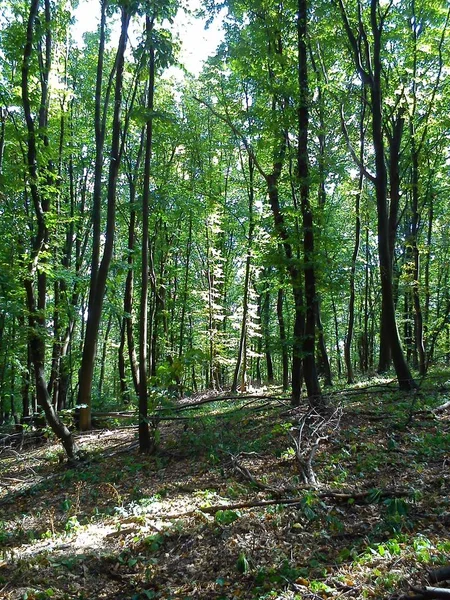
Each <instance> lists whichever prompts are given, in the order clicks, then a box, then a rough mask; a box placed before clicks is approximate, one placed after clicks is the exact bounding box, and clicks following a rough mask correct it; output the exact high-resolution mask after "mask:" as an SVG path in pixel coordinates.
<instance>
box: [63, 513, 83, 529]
mask: <svg viewBox="0 0 450 600" xmlns="http://www.w3.org/2000/svg"><path fill="white" fill-rule="evenodd" d="M80 527H81V525H80V522H79V521H78V518H77V517H76V515H73V516H72V517H69V518H68V519H67V521H66V523H65V525H64V530H65V531H66V533H74V532H75V531H78V530H79V529H80Z"/></svg>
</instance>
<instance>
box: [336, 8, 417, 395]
mask: <svg viewBox="0 0 450 600" xmlns="http://www.w3.org/2000/svg"><path fill="white" fill-rule="evenodd" d="M339 6H340V10H341V15H342V18H343V22H344V27H345V31H346V33H347V37H348V39H349V42H350V45H351V48H352V51H353V58H354V61H355V66H356V69H357V71H358V74H359V75H360V77H361V79H362V81H363V83H364V84H365V85H367V86H368V87H369V89H370V99H371V107H372V141H373V147H374V154H375V178H374V185H375V195H376V202H377V229H378V259H379V265H380V279H381V298H382V316H381V328H382V329H384V331H385V332H389V348H390V351H391V354H392V360H393V362H394V367H395V372H396V375H397V380H398V383H399V387H400V389H403V390H412V389H414V388H416V387H417V384H416V382H415V381H414V379H413V377H412V375H411V371H410V369H409V366H408V364H407V362H406V360H405V356H404V354H403V349H402V346H401V342H400V335H399V332H398V327H397V320H396V315H395V303H394V286H393V276H392V252H391V249H390V240H391V238H392V236H390V231H389V225H390V223H391V225H392V221H390V219H389V215H388V202H387V192H388V186H387V171H386V163H385V148H384V139H383V112H382V94H381V72H382V64H381V37H382V32H383V23H384V21H383V19H382V18H380V19H379V2H378V0H371V3H370V23H371V34H372V37H373V44H371V46H370V47H369V45H368V42H367V39H368V36H367V35H366V34H365V32H364V24H363V22H362V18H361V14H360V15H359V17H360V19H359V27H360V31H363V32H364V35H361V33H359V34H358V38H356V37H355V34H354V32H353V30H352V28H351V26H350V22H349V19H348V16H347V13H346V10H345V7H344V3H343V0H339ZM361 43H363V44H364V47H363V48H361V46H360V44H361ZM369 57H370V60H368V59H369Z"/></svg>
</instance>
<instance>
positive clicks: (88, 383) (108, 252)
mask: <svg viewBox="0 0 450 600" xmlns="http://www.w3.org/2000/svg"><path fill="white" fill-rule="evenodd" d="M105 4H106V3H105V2H103V3H102V21H101V36H100V48H99V62H98V69H97V89H96V116H95V129H96V173H95V182H94V208H93V224H94V233H93V241H94V250H93V256H92V263H91V287H90V293H89V303H88V317H87V322H86V332H85V337H84V345H83V354H82V359H81V367H80V372H79V391H78V404H80V405H81V404H83V405H86V407H87V417H86V427H87V428H90V411H91V401H92V384H93V377H94V363H95V355H96V349H97V339H98V331H99V326H100V320H101V316H102V311H103V300H104V295H105V290H106V280H107V276H108V271H109V266H110V263H111V259H112V254H113V246H114V232H115V226H116V188H117V179H118V176H119V168H120V163H121V108H122V88H123V71H124V58H125V49H126V46H127V39H128V25H129V22H130V14H129V13H128V11H127V8H126V6H122V9H121V33H120V39H119V45H118V49H117V55H116V63H115V65H116V67H115V69H116V75H115V92H114V113H113V123H112V138H111V150H110V162H109V174H108V184H107V215H106V231H105V243H104V249H103V256H102V259H101V262H100V264H99V266H98V267H97V265H98V256H97V254H98V251H99V246H98V244H99V240H100V236H99V231H100V229H99V227H100V221H101V212H100V210H101V209H100V201H101V172H102V163H103V145H104V143H103V142H104V126H103V125H102V121H101V116H100V102H101V87H102V86H101V81H102V69H103V52H104V36H105V33H104V27H105V10H106V6H105Z"/></svg>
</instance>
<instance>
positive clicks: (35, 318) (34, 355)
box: [21, 0, 78, 460]
mask: <svg viewBox="0 0 450 600" xmlns="http://www.w3.org/2000/svg"><path fill="white" fill-rule="evenodd" d="M38 9H39V0H32V1H31V4H30V12H29V15H28V22H27V33H26V42H25V47H24V52H23V61H22V79H21V91H22V104H23V109H24V113H25V121H26V126H27V140H26V145H27V165H26V166H27V176H28V185H29V188H30V192H31V197H32V201H33V206H34V216H35V220H36V227H35V235H34V239H33V241H32V251H31V257H30V261H29V263H28V266H27V270H28V273H27V274H26V275H25V279H24V287H25V293H26V303H27V311H28V326H29V349H30V358H31V362H32V363H33V367H34V374H35V383H36V394H37V402H38V404H39V406H40V407H41V408H42V410H43V411H44V413H45V416H46V419H47V422H48V424H49V425H50V427H51V428H52V430H53V431H54V433H55V435H56V436H57V437H58V439H59V440H60V441H61V443H62V445H63V447H64V449H65V451H66V453H67V456H68V458H69V460H74V459H75V458H76V457H77V455H78V449H77V446H76V444H75V442H74V440H73V437H72V434H71V433H70V431H69V430H68V429H67V427H66V426H65V425H64V424H63V423H62V421H61V420H60V419H59V417H58V415H57V414H56V412H55V409H54V407H53V405H52V402H51V397H50V394H49V392H48V389H47V384H46V382H45V368H44V364H45V338H44V336H43V334H42V332H43V331H44V330H45V325H46V323H45V308H46V291H47V290H46V277H45V269H44V270H43V271H42V272H41V273H39V272H37V271H38V269H37V267H38V263H39V260H41V261H42V262H43V258H42V254H41V253H42V250H43V249H44V247H45V244H46V243H48V237H49V234H48V229H47V223H46V213H48V212H49V210H50V198H49V197H46V196H45V193H43V192H42V190H41V188H40V187H39V180H40V178H42V177H43V176H44V177H47V174H46V173H45V168H44V169H43V172H42V173H41V172H40V171H39V166H40V161H39V156H38V146H37V135H36V127H35V121H34V118H33V110H32V107H31V101H30V92H29V78H30V61H31V55H32V51H33V38H34V26H35V23H36V19H37V15H38ZM45 22H46V25H47V30H46V33H45V56H44V57H42V56H41V65H42V69H41V98H40V108H39V111H38V118H39V123H38V125H39V135H40V136H41V139H42V142H43V144H44V145H47V144H48V138H47V137H46V126H47V114H48V79H49V74H50V59H51V33H50V4H49V1H48V0H46V2H45ZM47 193H48V192H47ZM36 280H37V285H36V288H37V291H36V288H35V284H34V281H36Z"/></svg>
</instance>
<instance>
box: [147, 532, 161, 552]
mask: <svg viewBox="0 0 450 600" xmlns="http://www.w3.org/2000/svg"><path fill="white" fill-rule="evenodd" d="M164 541H165V536H164V534H163V533H154V534H152V535H149V536H147V537H146V538H145V539H144V544H145V545H146V546H147V548H148V549H149V550H150V552H158V550H159V549H160V548H161V546H162V545H163V544H164Z"/></svg>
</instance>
